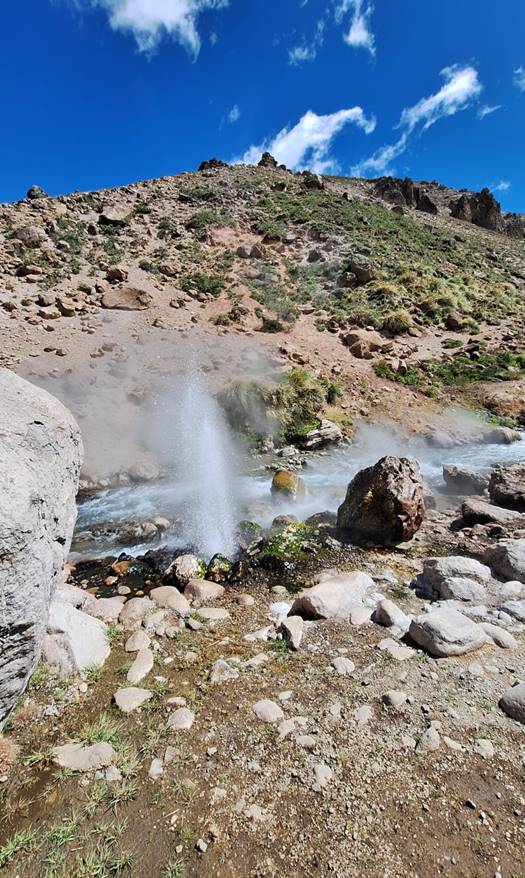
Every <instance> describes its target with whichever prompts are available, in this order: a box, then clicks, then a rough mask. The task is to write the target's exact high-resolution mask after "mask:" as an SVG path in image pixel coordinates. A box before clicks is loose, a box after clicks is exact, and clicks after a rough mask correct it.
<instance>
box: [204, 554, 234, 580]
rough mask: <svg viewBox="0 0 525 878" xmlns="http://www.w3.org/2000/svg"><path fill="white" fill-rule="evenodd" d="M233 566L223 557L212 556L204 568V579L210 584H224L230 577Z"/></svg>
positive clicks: (218, 555)
mask: <svg viewBox="0 0 525 878" xmlns="http://www.w3.org/2000/svg"><path fill="white" fill-rule="evenodd" d="M232 568H233V564H232V562H231V561H230V559H229V558H226V556H225V555H220V554H217V555H214V556H213V558H212V559H211V561H210V563H209V564H208V567H207V568H206V579H208V580H210V581H211V582H226V580H227V579H229V577H230V576H231V572H232Z"/></svg>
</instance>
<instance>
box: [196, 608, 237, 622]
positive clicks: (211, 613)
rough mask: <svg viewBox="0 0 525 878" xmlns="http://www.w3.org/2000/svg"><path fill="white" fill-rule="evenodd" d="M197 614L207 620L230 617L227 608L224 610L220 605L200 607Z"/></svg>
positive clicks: (213, 620) (217, 620)
mask: <svg viewBox="0 0 525 878" xmlns="http://www.w3.org/2000/svg"><path fill="white" fill-rule="evenodd" d="M199 616H201V617H202V618H203V619H205V620H206V621H207V622H222V621H224V619H229V618H230V614H229V612H228V610H224V609H223V608H222V607H202V608H201V609H200V610H199Z"/></svg>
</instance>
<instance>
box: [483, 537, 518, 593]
mask: <svg viewBox="0 0 525 878" xmlns="http://www.w3.org/2000/svg"><path fill="white" fill-rule="evenodd" d="M483 560H484V561H486V562H487V564H489V565H490V567H491V568H492V570H493V572H494V573H495V574H496V575H498V576H501V577H502V579H505V580H517V581H518V582H523V583H525V539H518V540H512V539H508V540H500V542H499V543H497V545H495V546H489V548H488V549H487V550H486V551H485V555H484V558H483Z"/></svg>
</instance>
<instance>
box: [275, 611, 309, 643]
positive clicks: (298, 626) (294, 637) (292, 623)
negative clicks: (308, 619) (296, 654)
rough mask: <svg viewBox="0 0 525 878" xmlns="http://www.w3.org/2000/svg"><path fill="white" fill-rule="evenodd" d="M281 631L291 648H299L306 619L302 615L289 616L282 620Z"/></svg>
mask: <svg viewBox="0 0 525 878" xmlns="http://www.w3.org/2000/svg"><path fill="white" fill-rule="evenodd" d="M279 631H280V632H281V633H282V635H283V638H284V640H285V641H286V643H287V644H288V646H289V647H290V649H293V650H298V649H299V647H300V645H301V640H302V639H303V631H304V621H303V619H301V617H300V616H288V617H287V618H286V619H283V621H282V622H281V624H280V626H279Z"/></svg>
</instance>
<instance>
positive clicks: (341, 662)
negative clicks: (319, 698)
mask: <svg viewBox="0 0 525 878" xmlns="http://www.w3.org/2000/svg"><path fill="white" fill-rule="evenodd" d="M332 667H333V668H334V669H335V671H336V672H337V673H338V674H339V676H340V677H348V676H350V674H353V673H354V671H355V665H354V663H353V661H351V660H350V659H349V658H346V656H344V655H339V656H337V658H335V659H333V660H332Z"/></svg>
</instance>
